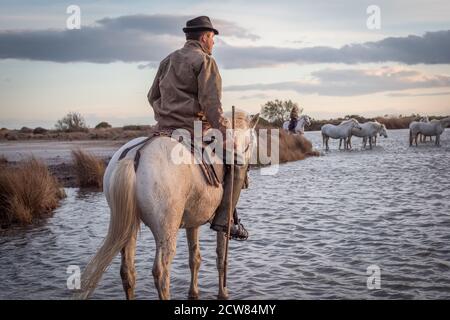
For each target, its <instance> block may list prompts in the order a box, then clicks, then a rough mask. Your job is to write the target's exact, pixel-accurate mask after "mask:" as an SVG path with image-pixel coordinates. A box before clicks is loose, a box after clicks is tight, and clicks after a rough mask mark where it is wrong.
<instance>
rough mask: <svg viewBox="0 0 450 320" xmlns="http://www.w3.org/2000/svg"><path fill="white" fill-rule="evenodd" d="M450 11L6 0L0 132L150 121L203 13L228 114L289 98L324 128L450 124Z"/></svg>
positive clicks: (444, 3) (325, 4)
mask: <svg viewBox="0 0 450 320" xmlns="http://www.w3.org/2000/svg"><path fill="white" fill-rule="evenodd" d="M71 5H76V6H78V8H79V9H80V16H79V17H80V19H79V21H80V28H79V29H73V30H72V29H68V28H67V25H68V22H69V25H70V23H72V22H73V21H75V20H73V12H72V11H70V12H69V13H68V12H67V9H68V7H69V6H71ZM373 5H375V6H376V9H377V10H379V11H377V12H379V15H378V14H377V12H374V11H372V9H371V8H372V7H370V6H373ZM368 9H369V11H368ZM448 12H450V1H448V0H431V1H406V0H390V1H389V0H371V1H365V0H358V1H356V0H353V1H351V0H340V1H321V0H316V1H314V2H312V1H298V0H297V1H288V0H278V1H265V0H259V1H251V0H247V1H237V0H221V1H216V0H209V1H199V0H194V1H192V0H191V1H171V0H166V1H163V2H161V1H152V0H150V1H149V0H145V1H144V0H135V1H119V0H100V1H84V0H82V1H81V0H72V1H50V0H41V1H39V0H36V1H32V0H22V1H15V0H14V1H13V0H0V127H7V128H20V127H22V126H29V127H36V126H43V127H46V128H52V127H53V126H54V124H55V123H56V121H57V120H58V119H60V118H62V117H63V116H64V115H65V114H67V113H68V112H71V111H75V112H79V113H81V114H82V115H83V116H84V117H85V119H86V121H87V123H88V125H89V126H91V127H93V126H95V125H96V124H97V123H99V122H101V121H107V122H109V123H111V124H112V125H114V126H122V125H127V124H153V123H154V118H153V111H152V109H151V107H150V105H149V103H148V101H147V92H148V90H149V88H150V86H151V84H152V82H153V79H154V76H155V74H156V70H157V67H158V64H159V62H160V61H161V60H162V59H163V58H164V57H166V56H167V55H168V54H170V53H171V52H172V51H174V50H176V49H178V48H181V47H182V46H183V44H184V42H185V39H184V34H183V32H182V30H181V29H182V28H183V27H184V25H185V22H186V21H187V20H189V19H191V18H194V17H196V16H199V15H207V16H209V17H210V18H211V20H212V23H213V25H214V26H215V27H216V28H217V29H219V35H218V36H216V38H215V42H216V44H215V47H214V51H213V56H214V57H215V59H216V61H217V63H218V65H219V68H220V73H221V76H222V82H223V99H222V104H223V108H224V110H225V111H227V110H230V109H231V106H232V105H235V106H236V107H238V108H240V109H244V110H246V111H248V112H250V113H256V112H259V111H260V109H261V106H262V105H263V104H264V103H265V102H267V101H269V100H274V99H280V100H287V99H291V100H293V101H295V102H297V103H298V104H299V105H300V106H301V107H302V108H303V109H304V113H305V114H308V115H310V116H312V117H313V118H316V119H329V118H334V117H342V116H345V115H347V114H359V115H364V116H369V117H370V116H383V115H400V114H402V115H408V114H411V113H420V114H423V115H450V16H449V15H448ZM374 26H375V28H374Z"/></svg>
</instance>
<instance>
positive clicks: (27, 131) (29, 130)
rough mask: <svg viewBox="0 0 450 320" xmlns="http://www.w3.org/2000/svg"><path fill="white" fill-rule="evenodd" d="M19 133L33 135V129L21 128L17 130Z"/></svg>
mask: <svg viewBox="0 0 450 320" xmlns="http://www.w3.org/2000/svg"><path fill="white" fill-rule="evenodd" d="M19 132H20V133H33V129H31V128H28V127H22V128H21V129H20V130H19Z"/></svg>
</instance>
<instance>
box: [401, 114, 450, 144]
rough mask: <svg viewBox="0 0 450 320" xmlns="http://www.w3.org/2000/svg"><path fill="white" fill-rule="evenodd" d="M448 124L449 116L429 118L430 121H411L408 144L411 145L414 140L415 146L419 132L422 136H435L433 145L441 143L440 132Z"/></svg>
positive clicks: (449, 123) (449, 122)
mask: <svg viewBox="0 0 450 320" xmlns="http://www.w3.org/2000/svg"><path fill="white" fill-rule="evenodd" d="M449 125H450V117H448V118H444V119H442V120H431V121H430V122H418V121H413V122H411V123H410V124H409V145H410V146H412V145H413V142H414V141H415V143H416V146H417V138H418V136H419V134H423V135H424V136H436V141H435V145H437V146H439V145H440V144H441V134H442V132H444V130H445V128H446V127H448V126H449Z"/></svg>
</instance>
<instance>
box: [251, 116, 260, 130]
mask: <svg viewBox="0 0 450 320" xmlns="http://www.w3.org/2000/svg"><path fill="white" fill-rule="evenodd" d="M250 117H251V118H250V128H254V127H256V125H257V124H258V121H259V112H258V113H257V114H255V115H253V116H250Z"/></svg>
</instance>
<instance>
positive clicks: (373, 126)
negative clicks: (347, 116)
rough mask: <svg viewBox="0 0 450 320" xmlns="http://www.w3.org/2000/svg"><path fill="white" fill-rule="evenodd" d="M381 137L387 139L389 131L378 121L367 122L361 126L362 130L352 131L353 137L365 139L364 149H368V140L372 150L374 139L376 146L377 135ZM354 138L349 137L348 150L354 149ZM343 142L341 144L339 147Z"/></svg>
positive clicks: (354, 129)
mask: <svg viewBox="0 0 450 320" xmlns="http://www.w3.org/2000/svg"><path fill="white" fill-rule="evenodd" d="M378 134H379V135H380V136H384V137H385V138H387V129H386V126H385V125H384V124H381V123H379V122H377V121H369V122H365V123H362V124H361V130H358V129H356V128H353V129H352V135H353V136H356V137H359V138H363V147H364V148H366V146H367V140H369V146H370V149H372V142H373V140H372V139H375V145H376V138H377V135H378ZM351 140H352V136H350V137H348V139H347V144H348V148H350V149H351V147H352V141H351ZM341 142H342V139H341V141H340V142H339V146H340V144H341Z"/></svg>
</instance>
